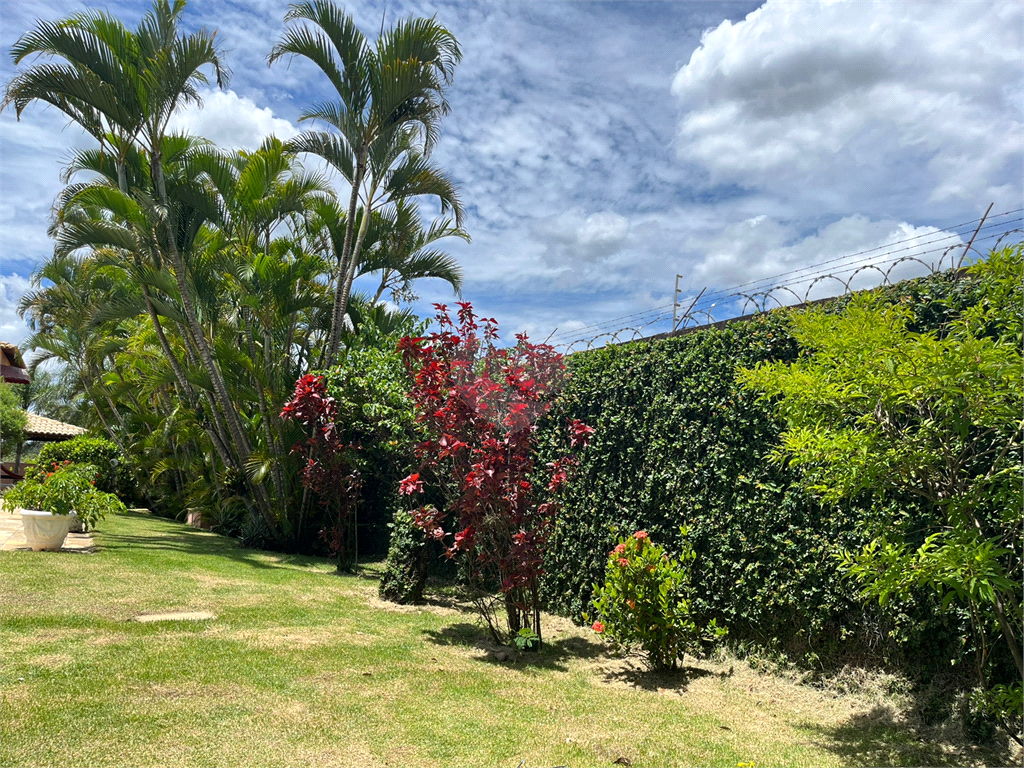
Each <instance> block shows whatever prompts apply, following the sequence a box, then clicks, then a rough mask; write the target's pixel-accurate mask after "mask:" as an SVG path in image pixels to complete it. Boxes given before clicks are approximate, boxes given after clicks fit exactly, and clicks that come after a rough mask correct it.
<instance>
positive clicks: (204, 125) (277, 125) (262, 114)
mask: <svg viewBox="0 0 1024 768" xmlns="http://www.w3.org/2000/svg"><path fill="white" fill-rule="evenodd" d="M202 97H203V105H202V107H197V106H195V105H193V104H190V105H188V106H187V107H185V108H183V109H181V110H180V111H179V112H178V113H177V114H175V115H174V117H173V118H171V122H170V126H169V127H170V129H171V130H172V131H173V130H176V131H186V132H188V133H192V134H195V135H197V136H202V137H203V138H206V139H209V140H210V141H212V142H213V143H215V144H216V145H217V146H219V147H222V148H224V149H247V150H254V149H257V148H258V147H259V145H260V144H262V143H263V140H264V139H265V138H267V137H268V136H271V135H274V136H276V137H277V138H279V139H281V140H282V141H287V140H288V139H291V138H294V137H295V136H297V135H298V134H299V133H300V131H299V129H298V128H296V127H295V126H294V125H292V123H291V122H289V121H288V120H284V119H282V118H280V117H274V110H272V109H270V107H257V106H256V102H254V101H253V100H252V99H249V98H246V97H244V96H239V95H238V94H237V93H235V92H234V91H231V90H228V91H215V90H206V91H205V92H203V93H202Z"/></svg>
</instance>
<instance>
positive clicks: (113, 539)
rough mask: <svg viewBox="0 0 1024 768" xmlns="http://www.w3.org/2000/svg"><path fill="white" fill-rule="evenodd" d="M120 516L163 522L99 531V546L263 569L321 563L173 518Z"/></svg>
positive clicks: (138, 514)
mask: <svg viewBox="0 0 1024 768" xmlns="http://www.w3.org/2000/svg"><path fill="white" fill-rule="evenodd" d="M122 517H128V518H144V519H146V520H147V521H159V522H161V523H163V525H162V526H161V530H160V531H159V532H158V533H154V534H129V533H114V532H111V533H107V532H104V533H102V537H103V541H102V545H103V549H106V550H108V551H114V550H118V549H123V550H134V551H139V552H146V551H149V552H154V553H156V552H180V553H182V554H186V555H210V556H215V557H219V558H227V559H229V560H234V561H235V562H238V563H244V564H245V565H249V566H252V567H253V568H260V569H266V570H273V569H277V568H312V567H322V566H323V565H324V562H325V561H324V559H323V558H319V557H313V556H310V555H296V554H286V553H282V552H274V551H270V550H261V549H243V548H242V547H239V546H238V543H237V542H236V541H235V540H234V539H231V538H228V537H226V536H220V535H218V534H215V533H210V532H209V531H200V530H198V529H195V528H192V527H190V526H186V525H185V524H184V523H178V522H175V521H174V520H168V519H166V518H161V517H156V516H155V515H150V514H148V513H145V512H128V513H126V514H124V515H122Z"/></svg>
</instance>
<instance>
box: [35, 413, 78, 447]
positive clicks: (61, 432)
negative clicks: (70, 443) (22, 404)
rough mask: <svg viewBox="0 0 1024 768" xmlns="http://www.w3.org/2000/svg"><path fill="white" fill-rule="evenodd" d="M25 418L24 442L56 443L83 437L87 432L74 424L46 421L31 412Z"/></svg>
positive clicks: (44, 418) (52, 420) (53, 420)
mask: <svg viewBox="0 0 1024 768" xmlns="http://www.w3.org/2000/svg"><path fill="white" fill-rule="evenodd" d="M25 416H26V417H27V420H28V423H27V424H26V425H25V439H26V440H43V441H48V442H58V441H60V440H70V439H71V438H72V437H78V436H79V435H84V434H85V433H86V432H88V431H89V430H87V429H84V428H82V427H76V426H75V425H74V424H65V423H64V422H63V421H57V420H56V419H48V418H46V417H45V416H40V415H39V414H38V413H32V412H31V411H29V412H28V413H26V414H25Z"/></svg>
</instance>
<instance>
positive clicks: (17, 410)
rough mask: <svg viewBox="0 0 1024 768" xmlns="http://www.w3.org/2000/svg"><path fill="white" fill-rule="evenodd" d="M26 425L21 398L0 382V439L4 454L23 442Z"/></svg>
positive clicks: (8, 385) (12, 389)
mask: <svg viewBox="0 0 1024 768" xmlns="http://www.w3.org/2000/svg"><path fill="white" fill-rule="evenodd" d="M26 423H27V416H26V415H25V411H24V409H23V408H22V407H21V397H20V396H19V395H18V393H17V391H15V389H14V386H13V385H11V384H8V383H7V382H5V381H0V439H2V440H3V444H4V453H5V454H7V453H9V452H10V449H11V448H13V447H16V446H18V445H19V444H20V443H23V442H24V441H25V425H26Z"/></svg>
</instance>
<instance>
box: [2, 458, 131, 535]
mask: <svg viewBox="0 0 1024 768" xmlns="http://www.w3.org/2000/svg"><path fill="white" fill-rule="evenodd" d="M96 477H97V470H96V467H94V466H93V465H91V464H73V463H71V462H65V463H63V464H59V465H57V466H55V467H54V469H53V471H52V472H44V473H42V475H41V476H40V477H33V478H25V479H24V480H23V481H22V482H20V483H18V484H17V485H16V486H14V487H13V488H11V489H10V490H9V491H8V492H7V494H6V496H4V503H5V504H10V505H14V506H17V507H21V508H22V509H38V510H42V511H44V512H52V513H53V514H55V515H68V514H71V513H72V512H74V513H75V514H76V515H77V516H78V519H79V520H81V521H82V524H83V526H84V528H85V530H89V529H90V528H93V527H94V526H95V525H96V523H97V522H99V521H100V520H102V519H103V518H104V517H105V516H106V515H108V514H112V513H114V512H125V511H127V510H126V509H125V506H124V504H122V503H121V501H120V500H119V499H118V498H117V497H116V496H114V495H113V494H111V493H104V492H103V491H100V490H97V488H96V487H95V485H94V483H95V478H96Z"/></svg>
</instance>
